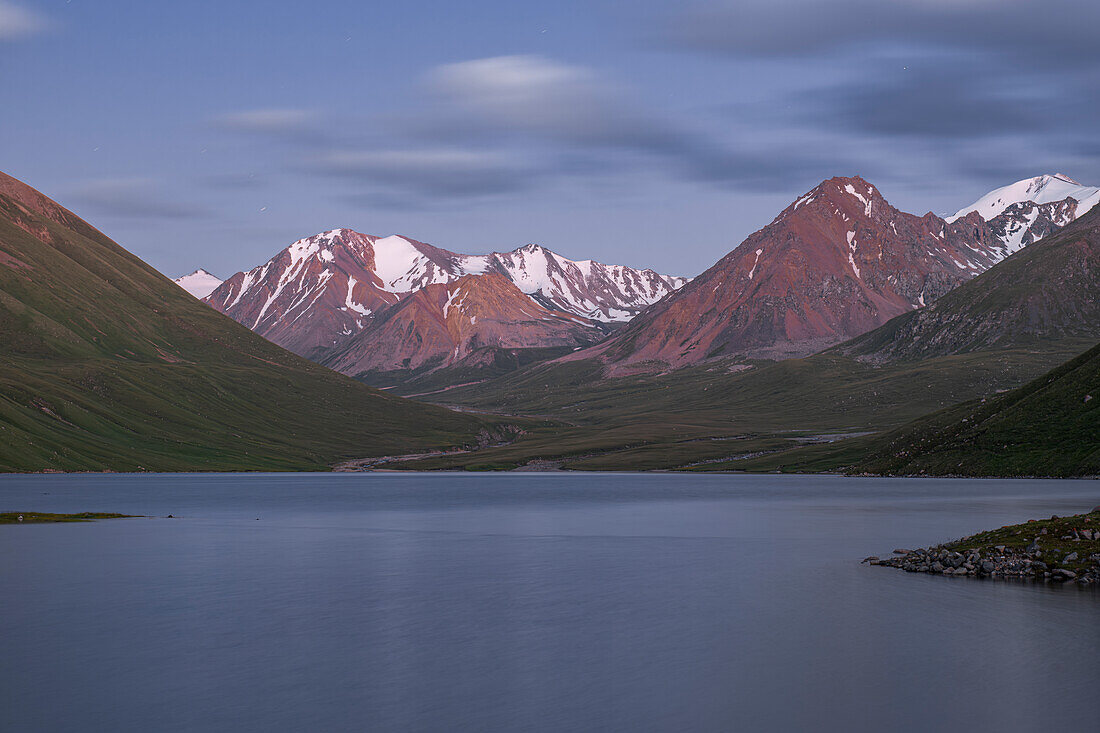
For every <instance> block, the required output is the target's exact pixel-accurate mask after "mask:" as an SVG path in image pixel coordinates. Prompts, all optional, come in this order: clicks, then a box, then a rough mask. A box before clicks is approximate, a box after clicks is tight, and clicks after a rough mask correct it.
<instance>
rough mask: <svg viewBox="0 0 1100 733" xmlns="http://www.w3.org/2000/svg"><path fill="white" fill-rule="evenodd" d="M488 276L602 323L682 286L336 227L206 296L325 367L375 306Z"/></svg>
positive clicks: (550, 256) (540, 257)
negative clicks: (435, 286)
mask: <svg viewBox="0 0 1100 733" xmlns="http://www.w3.org/2000/svg"><path fill="white" fill-rule="evenodd" d="M493 272H495V273H498V274H501V275H503V276H505V277H507V278H508V279H509V280H511V281H512V282H513V283H514V284H515V285H516V286H517V287H518V288H519V289H520V291H521V292H523V293H524V294H525V295H526V296H527V297H529V298H530V299H531V300H532V301H534V302H535V303H538V304H539V305H540V306H543V307H546V308H548V309H550V310H555V311H563V312H567V313H572V314H575V315H579V316H582V317H583V318H586V319H589V320H593V321H599V322H604V323H613V322H616V321H619V320H622V319H626V318H630V317H633V315H635V314H636V313H637V312H639V311H640V310H642V309H644V308H645V307H648V305H650V304H651V303H653V302H655V301H656V300H659V299H660V298H661V297H663V296H664V295H665V294H667V293H668V292H670V291H671V290H672V289H675V288H676V287H679V286H680V285H682V284H683V282H685V281H686V279H685V278H679V277H674V276H670V275H661V274H658V273H656V272H654V271H652V270H648V269H635V268H630V267H626V266H623V265H605V264H603V263H599V262H594V261H591V260H578V261H574V260H569V259H567V258H564V257H561V256H560V255H557V254H556V253H554V252H551V251H550V250H548V249H546V248H544V247H541V246H540V245H534V244H528V245H524V246H523V247H519V248H517V249H515V250H513V251H512V252H507V253H500V252H494V253H490V254H487V255H463V254H458V253H455V252H450V251H448V250H444V249H440V248H438V247H434V246H432V245H428V244H425V243H423V242H419V241H416V240H413V239H410V238H407V237H402V236H399V235H391V236H389V237H377V236H374V235H367V234H361V233H359V232H356V231H354V230H351V229H334V230H329V231H327V232H323V233H321V234H317V235H313V236H312V237H307V238H305V239H301V240H298V241H297V242H295V243H294V244H292V245H290V246H289V247H287V248H285V249H284V250H281V251H280V252H279V253H277V254H276V255H275V256H274V257H272V258H271V259H270V260H268V262H267V263H265V264H264V265H260V266H257V267H255V268H253V269H252V270H249V271H247V272H239V273H236V274H234V275H233V276H231V277H230V278H228V279H227V280H226V281H225V282H224V283H223V284H222V285H221V286H220V287H218V288H217V289H216V290H215V291H214V292H213V293H211V294H210V295H209V296H208V297H207V298H206V299H205V300H206V302H207V303H209V304H210V305H212V306H213V307H215V308H216V309H218V310H220V311H222V312H224V313H226V314H227V315H229V316H230V317H232V318H234V319H235V320H237V321H238V322H240V323H243V324H245V325H246V326H248V327H250V328H252V329H253V330H255V331H256V332H257V333H260V334H261V335H263V336H265V337H266V338H268V339H270V340H272V341H274V342H275V343H278V344H280V345H282V346H285V347H286V348H289V349H291V350H292V351H294V352H296V353H298V354H301V355H303V356H307V357H309V358H313V359H317V360H322V361H323V360H324V359H325V358H327V356H328V355H329V354H330V353H331V352H333V351H335V350H338V349H339V348H341V347H342V346H343V345H344V344H346V343H347V342H348V341H349V340H350V339H351V338H352V337H354V335H355V334H356V333H358V332H359V331H361V330H363V329H364V328H365V327H366V326H367V324H368V323H369V322H370V320H371V319H372V318H373V317H374V315H375V314H376V313H377V312H378V311H379V310H381V309H383V308H386V307H388V306H390V305H393V304H394V303H396V302H397V301H398V300H400V299H402V298H403V297H406V296H407V295H408V294H410V293H413V292H416V291H417V290H420V289H421V288H424V287H427V286H429V285H433V284H438V283H443V282H450V281H453V280H457V279H458V278H460V277H465V276H467V275H484V274H487V273H493Z"/></svg>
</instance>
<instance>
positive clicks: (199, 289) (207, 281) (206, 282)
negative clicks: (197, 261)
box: [172, 268, 222, 299]
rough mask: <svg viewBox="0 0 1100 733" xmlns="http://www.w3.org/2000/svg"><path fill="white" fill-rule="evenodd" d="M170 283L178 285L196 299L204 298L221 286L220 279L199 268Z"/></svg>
mask: <svg viewBox="0 0 1100 733" xmlns="http://www.w3.org/2000/svg"><path fill="white" fill-rule="evenodd" d="M172 282H174V283H175V284H176V285H179V286H180V287H181V288H183V289H184V290H186V291H187V292H189V293H191V295H194V296H195V297H196V298H200V299H202V298H205V297H206V296H208V295H210V293H212V292H214V290H215V289H216V288H217V287H218V286H219V285H221V284H222V279H221V278H220V277H218V276H217V275H211V274H210V273H209V272H207V271H206V270H203V269H202V268H199V269H198V270H195V271H194V272H192V273H190V274H188V275H182V276H180V277H177V278H176V279H174V280H173V281H172Z"/></svg>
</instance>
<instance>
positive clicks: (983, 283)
mask: <svg viewBox="0 0 1100 733" xmlns="http://www.w3.org/2000/svg"><path fill="white" fill-rule="evenodd" d="M1063 339H1082V340H1091V341H1096V340H1100V208H1094V209H1092V210H1091V211H1089V212H1088V213H1087V214H1085V215H1084V216H1082V217H1081V218H1080V219H1077V220H1076V221H1074V222H1072V223H1070V224H1068V225H1067V226H1066V227H1065V228H1064V229H1062V230H1061V231H1059V232H1057V233H1055V234H1052V235H1051V236H1049V237H1047V238H1045V239H1043V240H1041V241H1040V242H1038V243H1036V244H1033V245H1031V246H1029V247H1027V248H1026V249H1024V250H1022V251H1020V252H1018V253H1016V254H1015V255H1013V256H1012V257H1009V258H1008V259H1006V260H1005V261H1004V262H1002V263H1000V264H999V265H997V266H996V267H994V268H992V269H991V270H989V271H987V272H985V273H983V274H982V275H980V276H979V277H977V278H975V279H974V280H972V281H970V282H968V283H966V284H965V285H962V286H961V287H959V288H957V289H955V290H954V291H952V292H950V293H948V294H947V295H945V296H943V297H942V298H940V299H939V300H937V301H936V302H935V303H932V304H931V305H929V306H928V307H926V308H922V309H921V310H918V311H914V312H912V313H907V314H905V315H902V316H899V317H898V318H895V319H894V320H892V321H890V322H889V323H887V324H886V325H885V326H883V327H882V328H879V329H876V330H874V331H871V332H869V333H867V334H864V335H862V336H859V337H857V338H856V339H854V340H852V341H851V342H849V343H847V344H845V345H843V346H842V347H840V348H839V349H838V350H839V351H841V352H843V353H845V354H849V355H852V356H856V357H859V358H861V359H866V360H869V361H874V362H884V361H899V360H910V361H911V360H917V359H924V358H928V357H933V356H942V355H944V354H958V353H964V352H969V351H978V350H988V349H1001V348H1011V347H1029V348H1046V346H1047V345H1049V344H1051V342H1054V341H1059V340H1063Z"/></svg>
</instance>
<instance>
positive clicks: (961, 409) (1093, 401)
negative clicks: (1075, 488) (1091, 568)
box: [854, 346, 1100, 476]
mask: <svg viewBox="0 0 1100 733" xmlns="http://www.w3.org/2000/svg"><path fill="white" fill-rule="evenodd" d="M882 442H883V445H882V447H880V448H877V449H876V450H875V451H874V452H873V453H872V455H871V457H870V458H868V459H867V460H864V461H862V462H860V463H858V464H857V465H856V466H855V467H854V470H857V471H868V472H872V473H887V474H931V475H943V474H962V475H967V476H1085V475H1100V346H1097V347H1095V348H1093V349H1091V350H1089V351H1087V352H1086V353H1084V354H1082V355H1081V356H1079V357H1077V358H1076V359H1073V360H1072V361H1070V362H1068V363H1067V364H1064V365H1062V366H1060V367H1058V368H1057V369H1055V370H1053V371H1051V372H1049V373H1048V374H1045V375H1043V376H1042V377H1040V378H1038V379H1036V380H1034V381H1032V382H1029V383H1028V384H1025V385H1024V386H1023V387H1020V388H1018V389H1015V390H1012V391H1011V392H1007V393H1005V394H1001V395H998V396H996V397H991V398H988V399H984V400H978V401H974V402H968V403H964V404H962V405H958V406H956V407H952V408H949V409H947V410H943V411H941V412H937V413H935V414H933V415H929V416H928V417H925V418H921V419H920V420H917V421H915V422H913V423H910V424H909V425H906V426H904V427H902V428H900V429H899V430H897V431H895V432H894V433H891V434H890V435H888V436H886V437H885V438H884V440H883V441H882Z"/></svg>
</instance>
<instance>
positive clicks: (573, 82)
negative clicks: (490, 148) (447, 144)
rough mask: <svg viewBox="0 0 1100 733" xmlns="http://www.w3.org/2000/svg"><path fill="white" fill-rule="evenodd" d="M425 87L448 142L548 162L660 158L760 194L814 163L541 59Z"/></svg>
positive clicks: (462, 67) (436, 79)
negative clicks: (747, 145)
mask: <svg viewBox="0 0 1100 733" xmlns="http://www.w3.org/2000/svg"><path fill="white" fill-rule="evenodd" d="M427 88H428V89H429V90H430V92H431V93H432V94H433V95H435V97H436V99H437V100H438V104H437V105H436V106H435V107H434V108H433V109H434V110H435V114H434V115H433V120H434V124H435V126H436V128H435V129H436V133H437V134H438V135H440V136H441V137H443V138H447V137H463V136H466V137H473V138H474V139H476V140H479V141H485V140H496V141H498V142H500V141H505V142H515V143H517V144H535V145H541V146H543V148H544V150H545V151H546V152H547V154H548V155H547V157H549V158H551V159H555V160H558V161H565V160H568V159H570V158H571V159H573V160H576V159H578V158H582V157H585V156H587V157H589V158H598V159H599V161H600V164H601V166H604V167H607V166H612V167H613V166H615V165H616V164H617V165H618V166H619V167H623V168H630V167H638V166H649V167H650V168H651V167H652V163H653V161H654V160H657V161H658V162H660V163H662V164H663V165H664V167H665V170H666V172H670V173H672V174H673V175H674V176H677V177H680V178H686V179H689V180H695V181H703V182H707V183H717V184H721V185H725V186H732V187H746V188H753V189H758V188H760V187H771V186H772V185H774V184H776V183H778V181H779V180H781V179H783V178H786V177H787V176H788V175H789V174H790V173H791V171H792V170H799V171H803V172H805V171H806V170H807V166H808V165H810V161H808V160H806V159H804V158H802V157H800V156H797V155H794V156H786V157H784V156H781V155H771V154H769V152H770V151H768V150H764V149H754V150H746V149H743V148H739V147H737V146H735V145H732V144H730V143H729V142H727V141H726V140H724V139H720V138H718V137H716V136H714V135H712V134H709V133H707V132H705V131H703V130H702V129H700V128H698V127H696V126H694V125H689V124H686V123H684V122H683V121H681V120H679V119H677V118H674V117H673V116H671V115H668V114H667V113H664V112H662V111H658V110H655V109H651V108H648V107H646V106H645V105H643V104H642V103H640V102H639V101H638V100H637V99H635V97H634V95H633V94H631V93H630V91H629V90H627V89H625V88H623V87H621V86H619V85H617V84H614V83H612V82H611V81H608V80H606V79H604V78H602V77H601V76H599V75H598V74H596V73H595V72H594V71H592V70H590V69H586V68H583V67H578V66H573V65H568V64H562V63H560V62H556V61H553V60H550V59H546V58H542V57H539V56H499V57H494V58H485V59H476V60H472V61H464V62H460V63H455V64H448V65H445V66H441V67H438V68H436V69H435V70H433V71H432V72H431V73H430V74H429V75H428V77H427ZM471 132H472V133H474V134H473V135H470V133H471ZM607 154H611V155H615V154H619V155H623V154H626V155H630V156H633V157H631V158H629V159H626V160H624V159H619V160H616V159H615V158H613V157H612V158H609V157H607ZM582 167H583V166H582Z"/></svg>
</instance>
